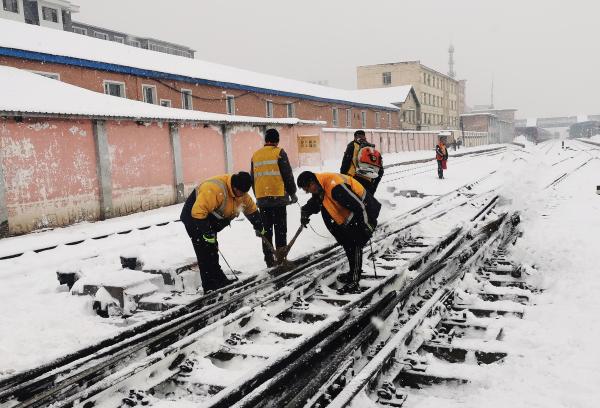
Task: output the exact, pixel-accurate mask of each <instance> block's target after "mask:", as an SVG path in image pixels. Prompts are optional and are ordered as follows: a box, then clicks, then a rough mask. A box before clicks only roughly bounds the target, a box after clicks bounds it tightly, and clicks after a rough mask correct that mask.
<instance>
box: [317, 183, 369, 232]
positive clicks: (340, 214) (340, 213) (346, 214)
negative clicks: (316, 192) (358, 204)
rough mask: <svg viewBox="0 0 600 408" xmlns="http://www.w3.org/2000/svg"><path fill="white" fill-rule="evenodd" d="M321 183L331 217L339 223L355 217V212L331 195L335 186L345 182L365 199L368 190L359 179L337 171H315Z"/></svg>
mask: <svg viewBox="0 0 600 408" xmlns="http://www.w3.org/2000/svg"><path fill="white" fill-rule="evenodd" d="M315 176H316V177H317V180H319V184H321V187H323V190H324V192H325V196H324V197H323V207H325V209H326V210H327V212H328V213H329V215H330V216H331V218H332V219H333V220H334V221H335V222H336V224H338V225H342V224H347V223H349V222H350V221H351V220H352V218H353V215H354V214H353V213H352V212H351V211H350V210H349V209H347V208H346V207H343V206H341V205H340V204H339V203H338V202H337V201H335V200H334V199H333V197H332V195H331V191H332V190H333V188H334V187H336V186H338V185H340V184H344V185H346V186H347V188H349V189H350V190H351V191H352V192H353V193H354V194H356V195H357V196H358V198H359V199H360V200H361V201H363V200H364V199H365V195H366V190H365V188H364V187H363V186H362V184H360V183H359V182H358V181H356V180H355V179H354V178H352V177H350V176H346V175H343V174H337V173H315Z"/></svg>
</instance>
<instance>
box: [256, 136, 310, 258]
mask: <svg viewBox="0 0 600 408" xmlns="http://www.w3.org/2000/svg"><path fill="white" fill-rule="evenodd" d="M278 144H279V132H278V131H277V130H276V129H268V130H267V132H266V133H265V145H264V147H262V148H260V149H259V150H257V151H256V152H255V153H254V155H253V156H252V162H251V169H252V170H251V174H252V180H253V186H252V187H253V189H254V195H255V196H256V204H257V205H258V208H259V209H260V216H261V218H262V223H263V227H264V228H265V231H266V233H265V238H266V239H267V240H269V242H271V243H272V242H273V230H275V246H274V248H281V247H284V246H286V245H287V211H286V206H287V205H288V204H292V203H296V202H298V197H296V184H295V183H294V174H293V173H292V167H291V166H290V161H289V160H288V156H287V154H286V153H285V150H283V149H282V148H281V147H277V145H278ZM263 253H264V255H265V263H266V264H267V267H272V266H274V265H275V259H274V257H273V253H272V252H271V248H269V246H268V245H266V244H265V243H264V242H263Z"/></svg>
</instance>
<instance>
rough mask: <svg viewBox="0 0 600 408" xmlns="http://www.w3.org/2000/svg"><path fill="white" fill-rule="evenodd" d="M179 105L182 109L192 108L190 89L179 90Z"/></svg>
mask: <svg viewBox="0 0 600 408" xmlns="http://www.w3.org/2000/svg"><path fill="white" fill-rule="evenodd" d="M181 107H182V108H183V109H188V110H191V109H194V107H193V105H192V91H191V90H190V89H182V90H181Z"/></svg>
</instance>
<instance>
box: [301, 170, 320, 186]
mask: <svg viewBox="0 0 600 408" xmlns="http://www.w3.org/2000/svg"><path fill="white" fill-rule="evenodd" d="M316 179H317V176H315V173H313V172H312V171H303V172H302V173H300V175H299V176H298V180H297V184H298V187H300V188H305V187H308V185H309V184H310V183H311V181H315V180H316Z"/></svg>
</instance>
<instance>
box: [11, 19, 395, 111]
mask: <svg viewBox="0 0 600 408" xmlns="http://www.w3.org/2000/svg"><path fill="white" fill-rule="evenodd" d="M38 53H39V54H38ZM0 55H8V56H13V57H18V58H26V59H36V60H41V61H48V62H56V63H62V64H70V65H76V66H84V67H88V68H96V69H101V70H106V71H112V72H121V73H133V74H135V75H144V76H147V77H159V78H162V79H172V80H181V81H185V80H187V81H189V82H196V83H204V84H207V85H214V86H223V87H228V88H233V89H236V88H237V89H244V90H249V91H255V92H263V93H269V94H273V95H282V96H287V97H297V98H306V99H313V100H320V101H325V102H330V103H345V102H346V103H347V104H350V105H353V104H357V105H363V106H370V107H373V108H376V109H389V110H398V108H397V107H396V106H394V105H392V104H389V103H381V102H377V101H376V100H373V99H371V98H369V97H363V96H362V95H361V94H360V93H357V92H356V91H354V90H345V89H338V88H331V87H326V86H321V85H316V84H311V83H308V82H302V81H297V80H293V79H287V78H282V77H278V76H273V75H267V74H261V73H257V72H252V71H247V70H244V69H240V68H234V67H231V66H227V65H220V64H215V63H211V62H206V61H201V60H198V59H191V58H185V57H179V56H176V55H170V54H165V53H160V52H154V51H149V50H145V49H141V48H136V47H131V46H128V45H124V44H120V43H116V42H112V41H106V40H100V39H97V38H93V37H88V36H85V35H80V34H75V33H71V32H67V31H62V30H54V29H50V28H46V27H40V26H35V25H31V24H23V23H19V22H14V21H10V20H6V19H0ZM140 70H141V71H140Z"/></svg>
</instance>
